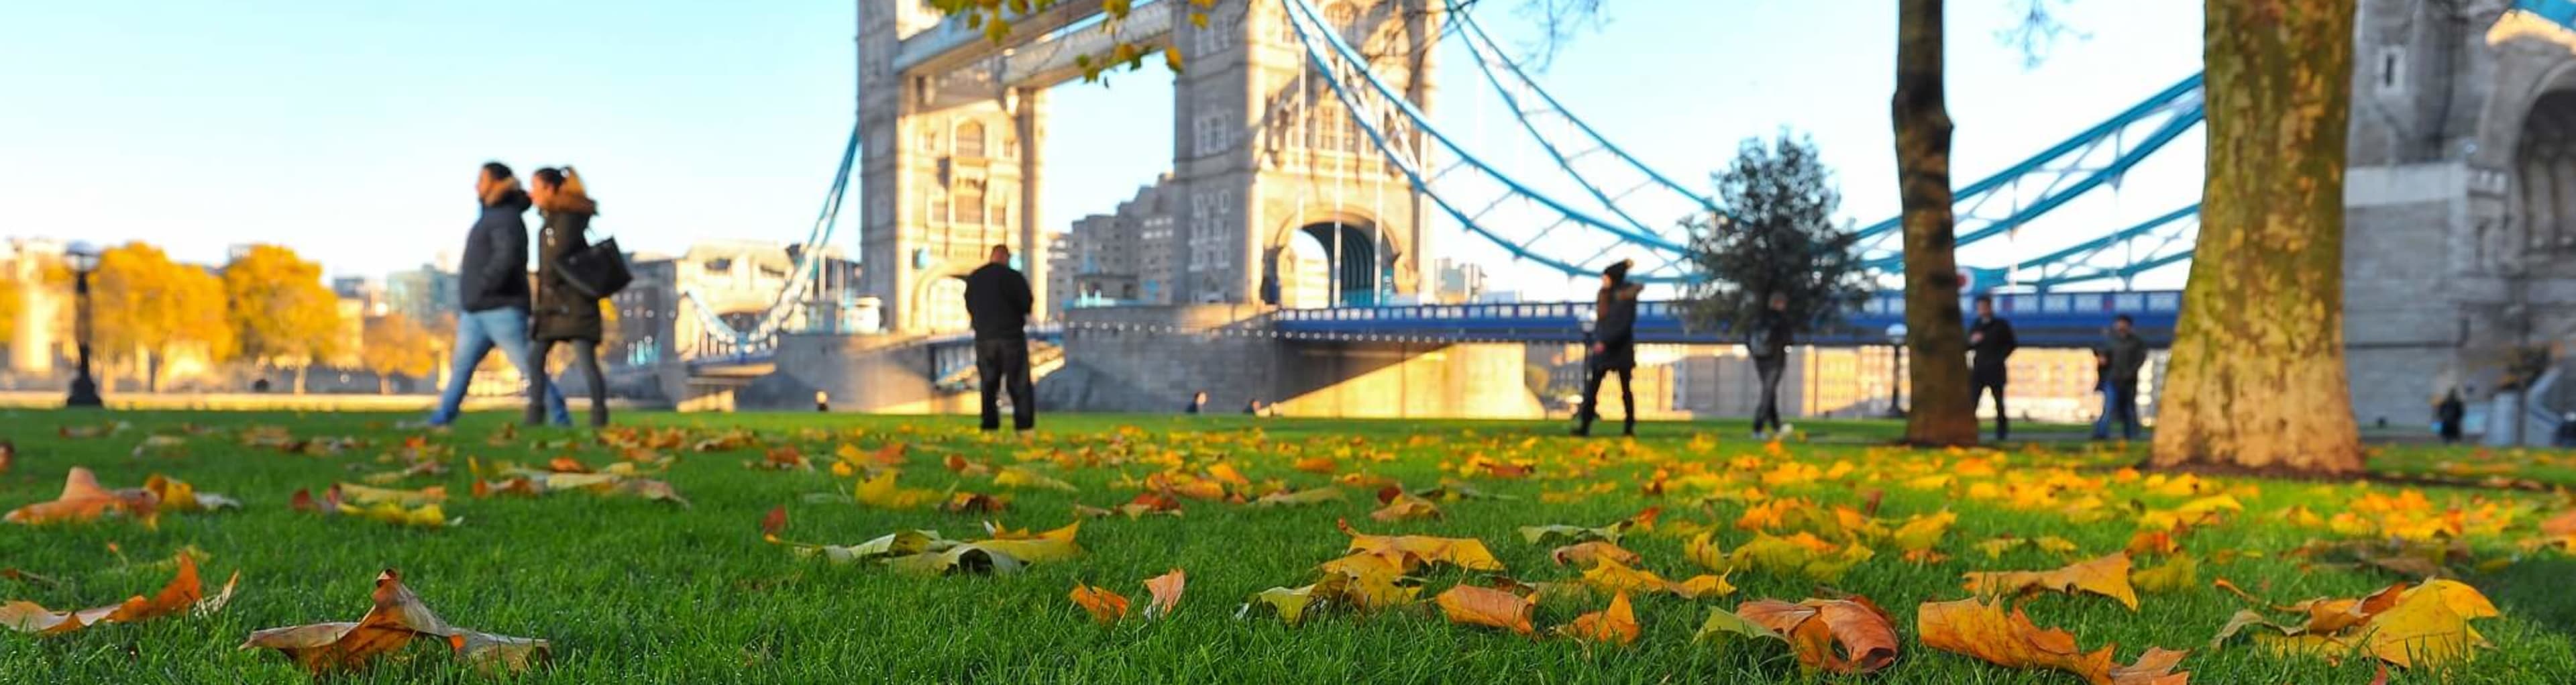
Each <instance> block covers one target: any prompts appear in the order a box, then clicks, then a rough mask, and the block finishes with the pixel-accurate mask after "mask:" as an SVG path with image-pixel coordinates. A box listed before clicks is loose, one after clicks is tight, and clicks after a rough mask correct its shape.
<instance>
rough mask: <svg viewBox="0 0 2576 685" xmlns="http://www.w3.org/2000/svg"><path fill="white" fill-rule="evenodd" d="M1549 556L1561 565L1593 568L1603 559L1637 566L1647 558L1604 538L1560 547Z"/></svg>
mask: <svg viewBox="0 0 2576 685" xmlns="http://www.w3.org/2000/svg"><path fill="white" fill-rule="evenodd" d="M1547 556H1548V558H1550V559H1554V560H1556V563H1557V565H1559V566H1572V567H1575V568H1591V567H1592V565H1593V564H1596V563H1600V562H1601V561H1603V560H1609V561H1616V562H1619V563H1622V564H1627V565H1629V566H1635V565H1637V563H1638V562H1640V561H1644V560H1645V558H1644V557H1641V556H1638V555H1637V553H1636V552H1631V551H1628V550H1627V549H1626V548H1623V547H1620V546H1618V545H1615V544H1611V543H1610V542H1608V541H1604V540H1594V541H1591V542H1586V543H1582V544H1575V545H1566V546H1564V547H1558V548H1556V550H1555V551H1552V552H1549V553H1548V555H1547Z"/></svg>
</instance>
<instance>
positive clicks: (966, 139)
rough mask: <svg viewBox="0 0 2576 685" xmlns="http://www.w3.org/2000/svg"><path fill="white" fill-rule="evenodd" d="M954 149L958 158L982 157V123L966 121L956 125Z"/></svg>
mask: <svg viewBox="0 0 2576 685" xmlns="http://www.w3.org/2000/svg"><path fill="white" fill-rule="evenodd" d="M955 148H956V150H957V156H959V157H982V156H984V123H983V122H980V121H968V122H966V123H963V124H958V125H957V144H956V146H955Z"/></svg>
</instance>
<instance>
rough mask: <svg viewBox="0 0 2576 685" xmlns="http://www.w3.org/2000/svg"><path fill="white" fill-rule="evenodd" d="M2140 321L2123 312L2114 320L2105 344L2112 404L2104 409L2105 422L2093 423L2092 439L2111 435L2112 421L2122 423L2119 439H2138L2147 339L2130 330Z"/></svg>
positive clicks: (2109, 401)
mask: <svg viewBox="0 0 2576 685" xmlns="http://www.w3.org/2000/svg"><path fill="white" fill-rule="evenodd" d="M2136 325H2137V322H2136V321H2134V320H2131V319H2130V318H2129V315H2127V314H2121V315H2119V316H2118V317H2115V318H2113V319H2112V320H2111V339H2110V340H2109V341H2108V342H2107V343H2106V344H2105V345H2104V346H2103V350H2102V351H2103V357H2104V358H2106V359H2108V360H2109V361H2110V368H2109V370H2108V371H2107V373H2108V374H2110V375H2109V377H2108V379H2107V380H2109V381H2110V385H2111V396H2110V397H2106V398H2103V401H2105V402H2108V403H2110V406H2107V407H2103V408H2102V422H2101V423H2097V424H2094V425H2093V439H2095V440H2105V439H2109V438H2110V437H2111V422H2112V421H2113V420H2117V421H2119V422H2120V438H2121V439H2123V440H2136V439H2138V373H2139V371H2140V370H2142V369H2145V368H2146V366H2147V341H2146V340H2145V339H2142V338H2139V337H2138V334H2137V332H2136V331H2134V330H2131V329H2132V328H2133V327H2135V326H2136Z"/></svg>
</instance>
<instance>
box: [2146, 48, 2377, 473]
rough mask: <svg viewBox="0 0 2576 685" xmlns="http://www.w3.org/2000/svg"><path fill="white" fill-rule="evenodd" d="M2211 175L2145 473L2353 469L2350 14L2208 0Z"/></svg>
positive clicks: (2358, 463)
mask: <svg viewBox="0 0 2576 685" xmlns="http://www.w3.org/2000/svg"><path fill="white" fill-rule="evenodd" d="M2207 5H2208V6H2207V8H2206V9H2205V10H2204V11H2205V12H2207V22H2208V25H2207V27H2206V34H2207V37H2206V41H2207V42H2206V43H2205V45H2206V47H2205V48H2204V50H2205V51H2206V54H2205V55H2204V56H2203V58H2202V59H2203V61H2204V62H2206V63H2207V69H2208V81H2207V83H2208V85H2207V86H2206V88H2205V89H2206V91H2207V93H2208V95H2207V100H2208V103H2209V104H2208V107H2209V162H2208V163H2209V173H2208V180H2207V181H2206V183H2207V186H2206V187H2205V188H2204V189H2203V190H2202V191H2201V192H2202V200H2201V207H2200V217H2201V222H2200V225H2201V228H2200V241H2199V246H2198V247H2197V248H2195V249H2194V252H2193V259H2192V266H2191V285H2190V287H2189V288H2188V289H2187V290H2186V292H2184V294H2183V305H2182V322H2181V330H2179V331H2177V332H2176V334H2175V336H2174V348H2173V362H2172V366H2171V368H2170V369H2169V370H2168V371H2167V372H2166V374H2165V387H2164V401H2163V402H2162V403H2161V405H2162V406H2161V407H2160V409H2159V411H2158V412H2157V425H2156V440H2155V458H2154V464H2155V465H2157V466H2177V465H2204V466H2226V467H2237V468H2251V469H2289V470H2297V471H2305V472H2311V473H2350V472H2354V471H2359V470H2361V468H2362V453H2361V437H2360V434H2359V431H2358V429H2357V428H2356V426H2354V424H2353V416H2352V395H2351V388H2350V386H2349V383H2348V381H2347V378H2346V376H2345V373H2346V371H2345V368H2344V359H2343V171H2344V154H2345V150H2344V138H2345V125H2346V122H2347V121H2348V120H2349V119H2350V116H2351V104H2352V35H2353V15H2354V9H2355V8H2354V0H2263V1H2260V2H2249V1H2247V0H2209V1H2208V3H2207Z"/></svg>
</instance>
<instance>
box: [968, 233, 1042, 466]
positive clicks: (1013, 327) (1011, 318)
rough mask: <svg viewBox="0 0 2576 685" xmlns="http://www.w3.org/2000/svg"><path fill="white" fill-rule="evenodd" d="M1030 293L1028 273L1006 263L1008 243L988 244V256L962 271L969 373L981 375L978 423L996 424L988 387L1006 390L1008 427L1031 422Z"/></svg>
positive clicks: (997, 410)
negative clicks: (969, 325)
mask: <svg viewBox="0 0 2576 685" xmlns="http://www.w3.org/2000/svg"><path fill="white" fill-rule="evenodd" d="M1036 299H1037V298H1036V296H1035V295H1033V294H1031V293H1030V292H1029V279H1028V277H1026V276H1022V275H1020V271H1019V270H1018V269H1013V268H1011V248H1010V247H1009V246H1005V245H995V246H993V255H992V259H991V260H990V261H988V262H986V263H985V264H984V266H982V267H978V268H976V269H975V272H974V273H970V274H967V275H966V315H967V317H968V318H970V319H973V320H974V324H975V373H976V375H977V376H980V377H981V378H982V379H983V391H984V392H983V394H984V397H983V399H984V422H983V429H984V430H987V431H995V430H1001V429H1002V408H1001V406H1000V405H999V404H997V403H996V400H999V399H1000V398H999V397H996V396H995V394H994V393H997V392H1001V391H1003V390H1004V389H1005V388H1007V389H1008V391H1009V392H1010V393H1011V427H1012V428H1013V429H1015V430H1020V431H1027V430H1030V429H1033V428H1036V427H1037V422H1038V407H1037V399H1036V395H1037V393H1036V392H1034V391H1033V390H1032V388H1031V386H1030V381H1029V334H1028V325H1029V309H1030V307H1032V306H1034V305H1035V301H1036Z"/></svg>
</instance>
